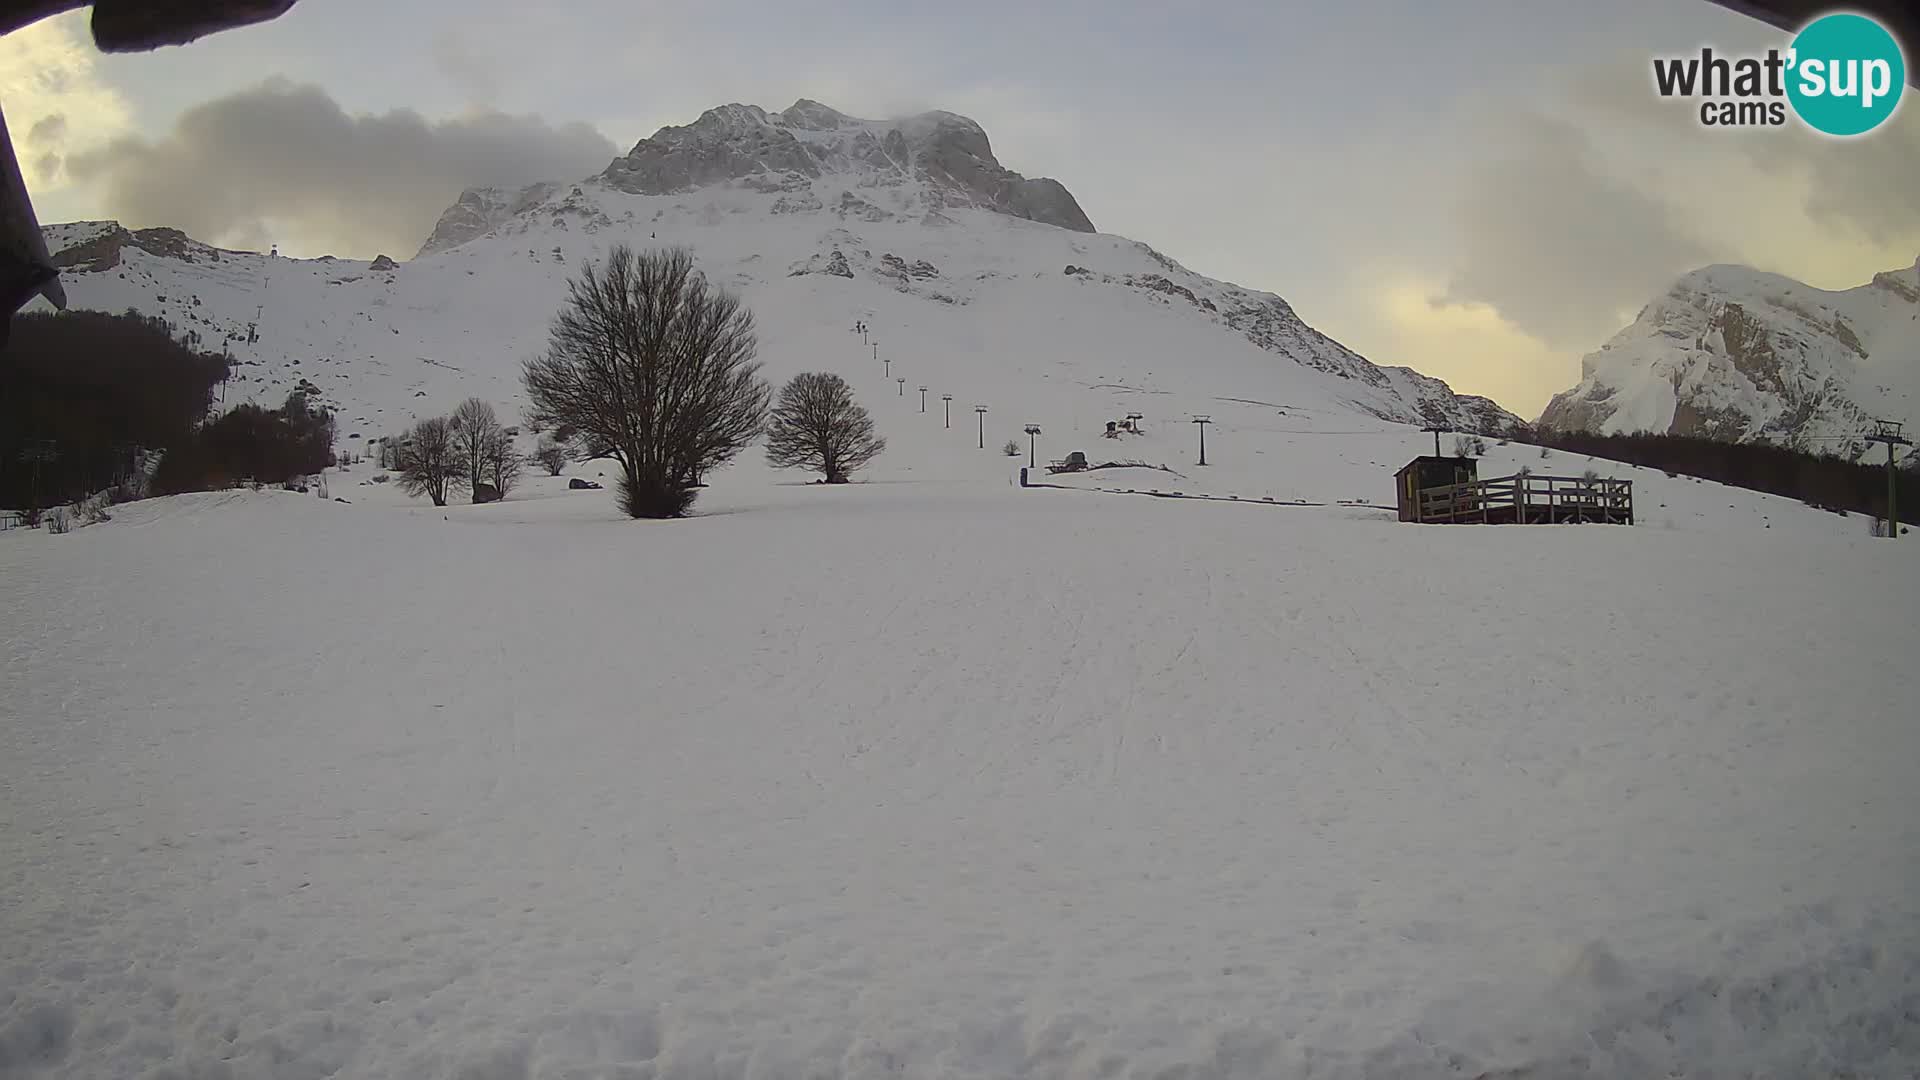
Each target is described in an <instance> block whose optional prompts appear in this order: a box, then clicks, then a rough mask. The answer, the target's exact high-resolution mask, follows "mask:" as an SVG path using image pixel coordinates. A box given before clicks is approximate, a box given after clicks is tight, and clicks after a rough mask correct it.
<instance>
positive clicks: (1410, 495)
mask: <svg viewBox="0 0 1920 1080" xmlns="http://www.w3.org/2000/svg"><path fill="white" fill-rule="evenodd" d="M1478 473H1479V468H1478V465H1477V463H1476V462H1475V460H1474V459H1473V458H1470V457H1438V456H1435V455H1431V454H1422V455H1421V456H1419V457H1417V458H1414V459H1413V460H1412V461H1409V462H1407V463H1406V464H1405V465H1403V466H1401V467H1400V471H1399V472H1397V473H1394V474H1393V483H1394V491H1395V492H1396V502H1397V504H1398V506H1399V508H1400V520H1401V521H1419V520H1420V493H1421V492H1422V491H1425V490H1426V489H1428V488H1437V487H1447V486H1449V485H1452V484H1470V483H1472V482H1473V481H1474V480H1476V479H1478V478H1479V476H1478Z"/></svg>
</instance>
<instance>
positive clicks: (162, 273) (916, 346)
mask: <svg viewBox="0 0 1920 1080" xmlns="http://www.w3.org/2000/svg"><path fill="white" fill-rule="evenodd" d="M1051 183H1052V182H1051V181H1030V180H1026V179H1024V178H1021V177H1020V176H1019V175H1018V174H1016V173H1012V172H1008V171H1007V170H1005V169H1003V168H1002V167H1001V166H1000V165H999V164H998V162H997V161H996V160H995V159H994V157H993V154H992V150H991V148H990V147H989V144H988V142H987V136H986V133H985V132H984V131H982V130H981V129H980V127H979V125H977V124H975V123H973V122H972V121H971V120H968V119H966V118H964V117H960V116H956V115H954V114H952V113H944V112H932V113H924V114H921V115H919V116H915V117H909V118H906V119H902V120H895V121H888V122H885V123H882V122H878V121H869V120H860V119H857V118H853V117H848V116H845V115H844V114H841V113H839V112H836V111H834V110H832V109H830V108H828V107H826V106H824V105H820V104H818V103H816V102H807V101H802V102H800V103H798V104H796V105H795V106H794V107H793V108H790V109H788V110H786V111H785V112H782V113H775V114H769V113H766V112H765V111H764V110H761V109H759V108H757V107H753V106H745V105H739V106H727V107H724V108H720V109H714V110H710V111H709V112H708V113H706V114H705V115H704V116H702V117H701V118H700V119H699V120H697V121H696V122H694V123H692V124H689V125H686V126H684V127H674V128H667V129H663V130H662V131H661V132H660V133H659V134H657V135H655V136H654V137H653V138H652V139H647V140H643V141H642V142H641V143H640V144H639V145H638V146H636V147H635V149H634V152H633V153H631V154H629V155H627V156H626V157H623V158H621V159H620V160H619V161H617V162H615V163H614V165H613V166H611V167H610V168H609V169H608V170H607V171H605V172H603V173H602V174H600V175H598V176H595V177H589V178H585V179H581V180H579V181H578V182H575V183H560V182H548V183H541V184H535V185H532V186H529V187H526V188H522V189H519V190H513V191H509V190H499V189H484V188H477V189H473V190H470V191H467V192H464V193H462V194H461V195H460V196H459V198H458V199H457V200H456V201H455V202H454V203H453V205H451V206H450V207H448V209H447V210H446V212H445V213H444V214H442V215H441V218H440V221H439V223H438V225H437V226H436V227H435V229H434V230H433V234H432V235H431V236H430V237H429V238H428V239H427V242H426V244H425V245H424V246H423V247H422V249H421V251H420V253H419V254H418V255H416V256H415V257H414V258H413V259H412V260H411V261H409V262H396V261H394V260H393V259H391V258H385V257H382V258H377V259H375V260H373V261H372V262H360V261H356V260H347V259H336V258H332V257H322V258H319V259H288V258H280V257H277V256H274V255H261V254H257V253H253V252H234V251H225V250H222V249H219V248H215V247H212V246H210V245H207V244H204V243H200V242H198V241H197V240H195V239H193V238H190V237H187V236H185V235H184V234H182V233H180V232H178V231H177V230H171V229H141V230H131V231H130V230H127V229H125V228H122V227H121V226H120V225H119V224H118V223H115V222H80V223H73V224H66V225H54V226H49V227H48V228H47V229H46V234H47V237H48V244H49V248H50V250H52V251H53V252H55V253H57V254H56V257H57V259H58V261H60V263H61V265H62V267H63V273H64V275H65V277H64V280H65V284H66V287H67V292H68V295H69V297H70V299H71V301H72V303H73V304H74V305H75V306H77V307H80V308H88V309H94V310H103V311H125V310H127V309H128V308H133V309H136V310H139V311H141V312H143V313H146V314H150V315H156V316H159V317H162V318H165V319H167V320H168V321H170V322H172V323H173V324H174V325H175V326H176V327H177V329H178V332H179V333H180V334H181V335H183V336H194V335H197V339H196V340H197V343H198V344H200V345H202V346H204V347H209V348H213V349H216V350H218V349H222V348H224V349H226V350H228V351H229V352H230V354H231V355H232V357H233V362H234V377H233V379H232V381H231V382H230V383H229V384H228V385H227V386H226V387H225V388H224V394H225V398H224V401H225V402H226V403H227V404H233V403H235V402H237V401H248V400H253V401H259V402H262V403H266V404H269V405H278V404H279V403H280V402H281V401H282V400H283V399H284V398H285V397H286V395H287V393H288V392H289V391H292V390H294V389H296V388H301V387H303V386H311V387H317V388H318V390H317V391H309V392H310V393H312V394H313V396H314V397H316V398H317V400H318V401H319V402H320V403H322V404H325V405H327V406H329V407H331V408H333V409H334V411H335V413H336V414H337V415H338V417H339V419H340V422H341V427H340V430H341V436H342V438H343V439H344V440H347V441H348V442H351V441H352V438H353V436H354V435H355V434H358V435H359V436H360V437H361V439H362V440H363V441H364V440H366V439H370V438H372V437H374V436H378V435H382V434H391V433H393V432H396V431H399V430H401V429H402V428H404V427H405V426H407V425H408V424H410V423H411V422H412V421H413V420H414V419H415V418H417V417H418V416H421V415H429V414H433V413H436V412H438V411H442V410H444V409H445V408H447V407H449V405H450V403H451V402H454V401H458V400H460V399H461V398H464V397H467V396H469V395H478V396H480V397H482V398H485V399H486V400H488V401H492V402H494V403H496V404H497V405H498V406H499V407H501V408H502V409H503V410H505V411H507V412H509V413H511V412H514V411H516V410H517V408H518V402H519V400H520V380H519V370H520V364H521V361H522V360H523V359H524V358H525V357H526V356H528V355H529V354H531V353H533V352H536V351H538V350H540V349H542V348H544V347H545V342H546V332H547V325H548V321H549V319H550V318H551V316H552V314H553V312H554V311H555V310H556V309H557V308H558V307H559V306H560V304H561V302H562V301H563V300H564V298H565V295H566V282H567V279H568V278H570V277H572V276H574V275H576V274H577V273H578V272H579V270H580V268H581V266H582V265H584V264H585V263H586V262H587V261H589V260H596V259H600V258H604V257H605V255H606V253H607V250H608V249H609V248H611V247H612V246H613V245H615V244H622V243H624V244H630V245H633V246H636V247H642V248H645V247H659V246H667V245H680V246H685V247H687V248H689V249H691V250H692V251H693V253H694V257H695V259H696V260H697V261H698V263H699V265H700V267H701V269H702V270H703V271H704V272H706V273H707V274H709V275H711V276H713V277H714V278H715V279H716V280H717V281H719V282H720V283H721V284H723V285H725V286H726V287H728V288H730V289H732V290H734V291H736V292H738V293H739V294H741V296H742V298H743V299H744V300H745V301H746V303H747V304H748V306H749V307H750V308H751V309H752V310H753V312H754V314H755V317H756V319H757V320H758V323H759V327H760V332H761V342H762V350H761V353H762V359H763V360H764V361H765V362H766V365H767V374H768V375H769V377H772V378H775V379H785V378H787V377H790V376H791V375H794V374H797V373H799V372H801V371H816V370H825V371H835V372H837V373H839V374H841V375H843V376H847V377H852V376H854V375H856V374H857V372H855V371H853V370H852V369H850V368H848V367H847V365H848V364H851V363H852V362H854V361H855V360H857V359H858V358H859V356H860V355H862V354H865V355H866V357H867V359H868V361H869V362H871V363H872V364H873V366H874V367H875V368H876V373H877V369H879V368H880V363H879V362H880V361H882V360H885V359H889V358H890V359H892V360H893V361H895V363H896V366H895V367H894V368H893V369H892V371H893V374H894V375H904V376H907V377H908V378H911V379H913V380H915V382H916V385H918V384H920V383H926V384H928V385H933V384H939V385H938V388H937V389H935V390H934V391H933V392H934V393H936V394H939V393H947V392H951V393H954V394H956V395H960V396H961V397H963V398H965V399H966V400H969V401H971V402H976V403H987V404H992V405H994V406H996V407H997V408H1014V407H1018V408H1020V409H1022V410H1024V411H1025V413H1026V416H1025V418H1024V420H1026V421H1031V422H1034V423H1040V424H1053V425H1054V426H1055V427H1061V426H1062V425H1063V424H1071V422H1073V421H1074V420H1075V419H1076V418H1080V419H1087V420H1091V419H1092V418H1094V417H1099V418H1101V419H1103V420H1104V419H1114V418H1117V417H1119V416H1122V415H1125V414H1126V413H1127V412H1129V411H1136V410H1140V411H1145V412H1146V413H1147V414H1148V415H1149V416H1151V417H1153V418H1154V419H1155V420H1156V421H1158V420H1163V419H1168V418H1171V417H1175V416H1180V417H1184V414H1186V413H1191V412H1211V411H1213V410H1215V409H1217V408H1219V407H1221V406H1220V402H1221V401H1223V400H1234V401H1247V402H1255V403H1260V404H1261V405H1262V406H1264V405H1266V404H1267V403H1271V404H1272V407H1273V408H1275V409H1277V408H1287V409H1289V410H1290V415H1292V414H1295V413H1296V412H1297V411H1298V410H1306V411H1308V412H1311V413H1317V414H1322V418H1323V419H1326V420H1328V421H1329V422H1330V424H1331V426H1332V427H1333V428H1336V429H1337V428H1339V427H1340V426H1342V424H1343V423H1344V421H1342V420H1338V419H1334V418H1336V417H1343V416H1344V417H1347V418H1349V419H1351V418H1356V417H1363V418H1369V419H1383V420H1389V421H1394V422H1401V423H1423V422H1427V421H1436V422H1440V423H1444V424H1447V425H1448V426H1450V427H1453V428H1456V429H1459V430H1466V431H1479V432H1496V431H1503V430H1505V429H1506V428H1507V427H1509V426H1510V425H1512V424H1513V423H1515V422H1517V418H1516V417H1514V416H1512V415H1511V414H1510V413H1507V412H1506V411H1505V410H1503V409H1501V408H1500V407H1499V406H1497V405H1495V404H1493V403H1492V402H1490V401H1487V400H1486V399H1484V398H1475V397H1469V396H1463V395H1458V394H1455V393H1453V391H1452V390H1451V389H1450V388H1449V387H1448V386H1447V385H1446V384H1445V383H1444V382H1441V381H1440V380H1438V379H1433V378H1429V377H1427V376H1424V375H1421V374H1419V373H1418V372H1415V371H1413V370H1410V369H1408V368H1404V367H1383V366H1378V365H1375V364H1373V363H1371V362H1369V361H1368V360H1367V359H1366V358H1364V357H1362V356H1360V355H1359V354H1357V353H1355V352H1353V351H1352V350H1350V349H1348V348H1346V347H1345V346H1344V345H1341V344H1340V343H1339V342H1337V341H1334V340H1333V339H1332V338H1329V337H1327V336H1326V335H1325V334H1322V333H1320V332H1319V331H1317V330H1315V329H1314V328H1313V327H1312V326H1310V325H1308V324H1307V322H1306V321H1305V320H1303V319H1302V318H1301V317H1300V315H1299V314H1298V313H1297V312H1295V311H1294V309H1293V307H1292V306H1291V305H1290V304H1288V303H1287V301H1286V300H1284V299H1282V298H1281V297H1279V296H1275V295H1273V294H1272V293H1267V292H1260V291H1255V290H1251V289H1245V288H1241V287H1239V286H1236V285H1231V284H1228V283H1225V282H1221V281H1215V280H1213V279H1211V278H1207V277H1204V276H1202V275H1200V274H1197V273H1194V272H1193V271H1191V270H1188V269H1187V268H1186V267H1184V266H1182V265H1180V264H1179V263H1177V262H1175V261H1174V260H1172V259H1169V258H1167V257H1166V256H1164V255H1162V254H1160V253H1159V252H1157V251H1155V250H1154V249H1153V248H1151V247H1149V246H1147V245H1146V244H1143V243H1139V242H1136V241H1133V240H1128V239H1125V238H1123V237H1118V236H1112V235H1106V234H1100V233H1095V232H1093V231H1091V230H1092V224H1091V223H1090V222H1087V221H1086V220H1085V216H1084V215H1083V214H1080V212H1079V209H1078V206H1077V204H1075V203H1073V201H1072V197H1071V196H1070V195H1067V194H1066V192H1065V189H1063V188H1062V189H1058V192H1057V194H1058V196H1059V200H1058V201H1049V200H1050V199H1052V196H1050V195H1048V191H1050V190H1052V189H1050V188H1047V187H1046V186H1045V185H1049V184H1051ZM1035 185H1041V186H1035ZM1054 187H1057V185H1054ZM856 320H858V321H864V322H865V323H866V324H867V325H869V326H871V327H873V328H874V330H875V331H876V333H877V335H878V336H879V338H880V343H881V348H880V350H879V351H878V352H874V351H873V350H872V348H871V346H870V345H867V346H861V347H859V348H854V347H850V346H849V340H848V338H847V334H846V331H847V329H848V328H849V327H851V326H852V325H853V324H854V323H855V321H856ZM854 340H855V342H857V341H858V339H857V338H856V339H854ZM899 365H905V366H904V368H903V367H901V366H899ZM880 389H882V390H884V391H897V389H898V387H897V386H896V385H887V386H884V387H881V388H880ZM863 393H864V391H863ZM1271 411H1272V410H1271V409H1269V410H1268V412H1269V415H1271ZM1015 430H1016V432H1017V430H1018V429H1017V428H1016V429H1015Z"/></svg>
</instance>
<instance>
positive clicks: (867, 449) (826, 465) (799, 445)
mask: <svg viewBox="0 0 1920 1080" xmlns="http://www.w3.org/2000/svg"><path fill="white" fill-rule="evenodd" d="M886 448H887V440H885V439H883V438H880V437H879V436H878V435H875V434H874V433H873V418H872V417H870V416H868V415H867V410H866V409H864V408H862V407H861V405H860V403H859V402H857V401H855V400H853V391H852V390H850V389H848V387H847V381H846V380H845V379H842V378H841V377H840V376H838V375H833V374H829V373H825V372H813V371H808V372H802V373H801V374H799V375H795V376H794V377H793V379H792V381H790V382H788V383H787V385H785V386H783V387H781V388H780V400H779V402H778V403H777V404H775V405H774V407H773V415H772V419H771V420H770V422H769V423H768V425H767V462H768V464H770V465H772V466H774V467H775V468H779V469H808V470H811V471H813V472H817V473H819V474H821V475H822V476H824V477H826V480H827V483H829V484H844V483H846V482H847V477H848V475H849V474H851V473H852V472H853V471H854V470H855V469H858V468H860V467H862V466H864V465H866V464H867V463H868V462H870V461H872V460H873V459H874V458H876V457H879V456H880V454H881V452H882V451H884V450H885V449H886Z"/></svg>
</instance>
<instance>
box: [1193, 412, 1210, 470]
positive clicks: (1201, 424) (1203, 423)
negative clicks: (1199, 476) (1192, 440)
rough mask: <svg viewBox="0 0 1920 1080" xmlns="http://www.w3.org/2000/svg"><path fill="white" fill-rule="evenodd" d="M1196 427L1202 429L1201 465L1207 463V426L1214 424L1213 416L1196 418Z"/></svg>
mask: <svg viewBox="0 0 1920 1080" xmlns="http://www.w3.org/2000/svg"><path fill="white" fill-rule="evenodd" d="M1193 422H1194V425H1195V426H1196V427H1198V428H1199V429H1200V464H1202V465H1205V464H1206V463H1207V425H1208V424H1211V423H1213V418H1212V417H1211V416H1196V417H1194V418H1193Z"/></svg>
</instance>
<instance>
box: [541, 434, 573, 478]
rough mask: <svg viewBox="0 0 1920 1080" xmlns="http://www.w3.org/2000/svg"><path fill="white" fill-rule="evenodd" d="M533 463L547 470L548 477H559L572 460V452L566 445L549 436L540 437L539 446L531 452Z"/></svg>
mask: <svg viewBox="0 0 1920 1080" xmlns="http://www.w3.org/2000/svg"><path fill="white" fill-rule="evenodd" d="M533 460H534V463H535V464H537V465H539V466H540V467H541V468H543V469H545V470H547V475H548V476H559V475H560V474H561V472H563V471H564V470H565V469H566V467H567V462H569V461H572V460H573V451H571V450H569V449H567V444H566V443H563V442H561V441H560V440H559V439H556V438H554V437H553V436H551V435H542V436H540V445H539V446H537V447H536V448H535V449H534V451H533Z"/></svg>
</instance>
